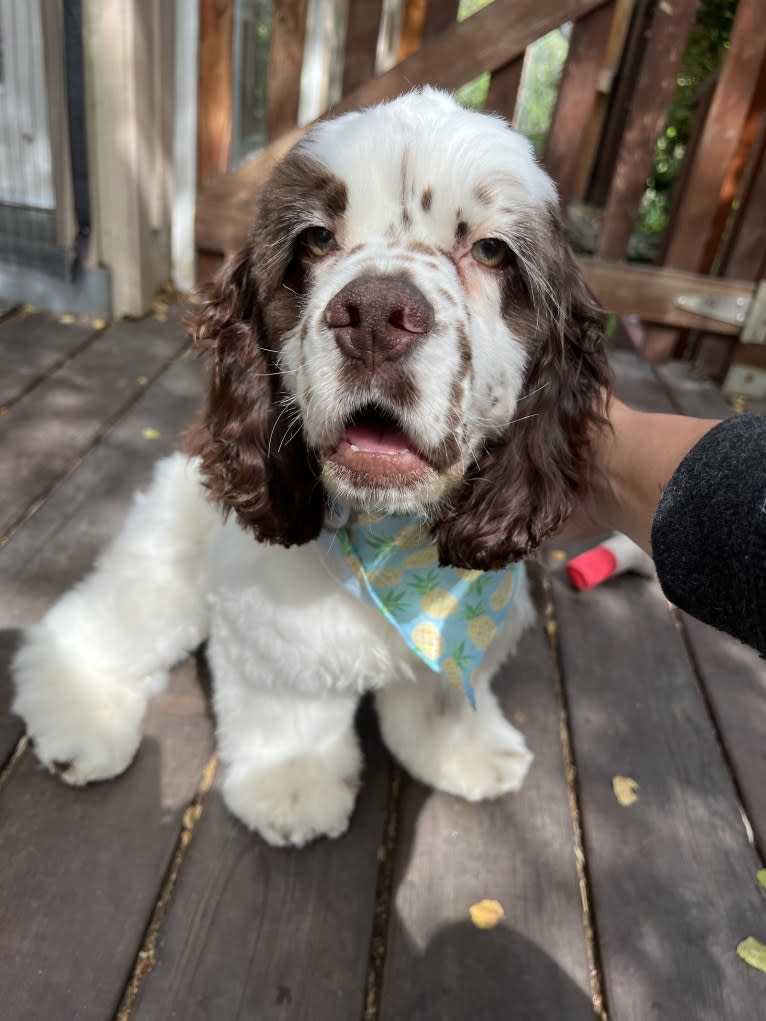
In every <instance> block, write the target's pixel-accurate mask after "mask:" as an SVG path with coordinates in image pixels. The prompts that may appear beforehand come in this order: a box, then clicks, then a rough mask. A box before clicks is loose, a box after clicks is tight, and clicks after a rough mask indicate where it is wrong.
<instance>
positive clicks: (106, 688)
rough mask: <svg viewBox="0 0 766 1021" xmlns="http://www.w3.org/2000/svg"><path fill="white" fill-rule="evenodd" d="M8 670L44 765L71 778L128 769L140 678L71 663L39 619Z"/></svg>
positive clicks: (104, 776) (141, 697) (135, 740)
mask: <svg viewBox="0 0 766 1021" xmlns="http://www.w3.org/2000/svg"><path fill="white" fill-rule="evenodd" d="M12 673H13V678H14V682H15V685H16V697H15V699H14V702H13V706H12V709H13V712H15V713H16V714H17V715H18V716H20V717H21V718H22V719H23V720H24V722H25V724H26V728H27V734H28V736H29V738H30V739H31V740H32V742H33V745H34V750H35V753H36V754H37V757H38V758H39V759H40V761H41V762H42V763H43V765H45V766H47V767H48V769H50V770H51V771H52V772H55V773H57V774H59V775H60V776H61V778H62V779H63V780H65V781H66V782H67V783H69V784H73V785H75V786H80V785H82V784H86V783H90V782H91V781H94V780H108V779H111V778H112V777H114V776H118V775H119V774H120V773H122V772H123V771H124V770H125V769H127V767H128V766H129V765H130V763H131V762H132V760H133V757H134V756H135V754H136V751H137V749H138V745H139V743H140V741H141V721H142V719H143V715H144V709H145V707H146V696H145V693H144V691H143V689H142V687H141V685H140V684H139V683H133V684H131V683H130V682H120V681H118V680H117V679H116V678H114V677H111V676H108V675H106V674H101V673H99V672H98V671H95V670H94V669H93V668H92V666H90V665H89V664H87V663H82V664H73V663H72V661H71V658H70V657H69V656H68V655H67V654H66V651H65V650H63V649H62V648H61V646H60V643H59V641H58V640H57V638H56V637H55V636H54V635H51V634H50V633H48V632H46V631H45V629H44V628H42V627H38V628H34V629H32V630H31V631H30V632H28V633H27V635H26V637H25V639H24V643H23V644H22V646H21V648H20V649H19V651H18V653H17V654H16V657H15V659H14V662H13V665H12Z"/></svg>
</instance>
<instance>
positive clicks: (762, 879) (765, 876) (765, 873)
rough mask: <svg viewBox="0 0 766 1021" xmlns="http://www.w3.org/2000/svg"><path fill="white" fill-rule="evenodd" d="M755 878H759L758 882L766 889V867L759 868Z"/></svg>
mask: <svg viewBox="0 0 766 1021" xmlns="http://www.w3.org/2000/svg"><path fill="white" fill-rule="evenodd" d="M755 878H756V879H757V880H758V882H759V883H760V884H761V886H762V887H763V888H764V890H766V869H758V871H757V872H756V874H755Z"/></svg>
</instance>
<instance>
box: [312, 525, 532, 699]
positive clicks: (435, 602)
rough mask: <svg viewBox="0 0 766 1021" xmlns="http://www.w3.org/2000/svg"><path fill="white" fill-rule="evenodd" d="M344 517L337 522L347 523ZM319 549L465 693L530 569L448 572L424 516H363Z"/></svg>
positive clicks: (326, 536)
mask: <svg viewBox="0 0 766 1021" xmlns="http://www.w3.org/2000/svg"><path fill="white" fill-rule="evenodd" d="M341 520H342V517H341V518H340V519H337V518H336V522H337V523H340V521H341ZM318 541H319V544H320V545H321V546H322V547H323V549H325V550H326V551H328V552H340V553H341V554H342V555H343V558H344V559H345V561H346V564H347V566H348V567H349V568H350V574H348V575H347V577H346V579H345V580H344V585H345V586H346V588H348V589H349V590H350V591H351V592H353V593H354V595H356V596H357V597H358V598H360V599H362V600H363V601H365V602H367V603H370V604H372V605H373V606H375V607H377V609H379V610H380V612H381V613H382V614H383V616H384V617H385V618H386V619H387V620H388V621H389V622H390V623H391V624H392V625H393V626H394V627H395V628H396V630H397V631H398V632H399V634H400V635H401V636H402V638H403V639H404V641H405V642H406V643H407V645H408V646H409V647H410V649H412V651H413V652H414V653H416V655H417V656H419V657H420V659H421V660H422V661H423V662H424V663H426V664H427V665H428V666H429V667H430V668H431V669H432V670H434V671H436V672H437V673H440V674H442V675H443V676H444V677H445V678H446V679H447V680H448V681H450V682H451V683H452V684H454V685H455V686H456V687H458V688H460V687H461V686H462V688H463V689H464V691H465V694H466V697H467V698H468V701H469V702H470V703H471V705H472V706H473V707H474V708H476V700H475V696H474V690H473V684H472V680H473V678H474V675H475V673H476V670H477V668H478V667H479V665H480V664H481V661H482V659H483V657H484V653H485V651H486V649H487V648H488V646H489V644H490V642H491V641H492V639H493V638H494V636H495V633H496V632H497V630H498V628H499V626H500V624H501V623H502V622H503V620H504V619H505V617H506V615H507V613H508V610H509V608H510V606H511V603H512V602H513V598H514V596H515V594H516V590H517V587H518V584H519V581H520V579H521V575H522V572H523V570H524V569H523V567H522V565H521V564H512V565H511V566H510V567H507V568H505V569H504V570H502V571H470V570H464V569H462V568H459V567H440V566H439V554H438V550H437V547H436V544H435V543H434V541H433V540H432V538H431V536H430V535H429V534H428V529H427V527H426V526H425V525H424V524H423V522H422V521H420V520H419V519H417V518H414V517H409V516H400V515H385V516H382V517H378V516H373V515H365V514H361V515H359V516H358V517H357V518H356V519H355V520H353V521H349V522H348V523H346V524H343V525H342V526H341V527H339V528H338V529H337V531H335V532H330V531H325V532H322V535H321V536H320V538H319V540H318Z"/></svg>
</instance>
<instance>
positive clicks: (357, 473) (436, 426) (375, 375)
mask: <svg viewBox="0 0 766 1021" xmlns="http://www.w3.org/2000/svg"><path fill="white" fill-rule="evenodd" d="M413 99H415V100H416V101H415V102H413V103H412V104H411V106H410V107H409V108H408V107H407V105H406V101H402V100H400V101H399V102H398V103H396V104H393V105H391V106H387V107H386V106H384V107H379V108H376V109H374V110H371V111H367V112H365V113H364V114H362V115H359V114H351V115H348V116H346V117H342V118H340V119H339V120H337V121H333V122H329V123H326V124H323V125H321V126H320V127H319V128H317V129H315V130H314V131H313V132H312V133H311V134H310V135H309V136H308V138H307V139H306V140H305V142H304V143H303V144H302V145H301V146H300V147H299V149H298V150H297V151H294V152H293V154H291V156H289V157H288V160H287V162H286V164H285V165H283V168H282V182H281V183H280V182H279V181H278V182H276V183H275V187H276V188H278V189H279V191H280V193H281V195H282V199H281V201H282V202H283V204H284V213H283V214H282V218H281V220H280V223H279V228H278V229H279V233H280V237H278V238H276V239H273V238H266V237H262V238H261V251H262V252H265V257H266V259H268V257H269V255H268V253H269V248H268V247H263V242H265V243H266V245H267V246H268V245H273V244H276V245H280V244H284V240H283V239H284V238H285V236H288V237H289V238H290V243H291V245H292V251H291V256H290V260H289V264H288V265H287V268H286V270H285V272H284V274H283V275H282V277H281V279H279V280H277V281H275V289H274V291H273V294H272V296H271V300H270V302H269V299H268V298H267V300H266V302H265V304H266V306H267V315H268V305H269V304H271V305H272V310H271V316H272V317H274V316H276V315H277V313H276V312H275V309H278V308H283V309H285V310H291V314H290V313H287V314H285V315H284V317H283V318H282V323H281V324H280V325H286V324H287V323H288V322H289V323H290V325H289V328H288V329H287V330H284V329H283V332H282V337H281V341H280V344H279V354H278V357H277V364H278V367H279V369H280V370H281V372H282V374H283V379H284V387H285V390H286V391H287V396H286V399H285V405H286V407H285V415H286V417H289V418H291V419H293V420H294V421H295V429H296V430H298V429H300V430H301V431H302V433H303V438H304V440H305V442H306V444H307V445H308V446H309V448H311V449H312V450H313V451H315V452H316V455H317V458H318V462H319V465H320V469H321V475H322V480H323V482H324V485H325V488H326V489H328V490H329V491H330V492H331V493H333V494H335V495H339V496H341V497H342V498H344V499H345V500H347V501H349V502H350V503H352V504H353V505H356V506H364V507H366V508H375V509H378V510H381V511H384V512H421V511H423V510H428V509H429V508H434V507H436V506H438V505H439V504H440V503H441V502H442V501H443V499H444V498H445V497H449V494H450V492H451V491H452V490H453V488H454V487H455V485H456V484H457V483H458V482H459V481H460V480H461V479H462V478H463V477H464V475H465V473H466V471H467V470H468V468H469V466H471V465H474V464H475V463H476V461H477V459H478V457H479V456H480V455H481V452H482V450H483V448H484V446H485V444H486V443H487V442H488V441H489V440H491V439H492V438H493V437H496V436H499V435H500V434H502V433H503V432H504V431H505V430H506V429H507V427H508V425H509V423H510V422H511V421H512V419H513V417H514V415H515V414H516V408H517V403H518V401H519V398H520V396H521V395H522V394H521V391H522V387H523V382H524V377H525V369H526V367H527V363H528V360H529V356H530V349H531V347H532V346H533V344H534V341H535V322H536V317H535V312H534V308H533V304H534V296H533V295H532V294H531V293H530V288H529V284H528V282H527V277H526V276H525V273H528V272H529V270H530V268H531V256H530V254H529V253H530V252H531V250H532V248H533V247H534V246H535V245H536V244H537V243H538V238H537V236H536V235H537V234H539V233H540V231H541V226H544V224H545V222H546V217H545V210H546V209H547V208H548V207H549V206H550V205H551V203H552V202H554V201H555V193H554V190H553V186H552V185H551V183H550V181H549V179H548V178H547V177H546V175H545V174H544V173H543V172H542V171H541V170H540V169H539V167H537V165H536V164H535V163H534V161H533V159H532V158H531V156H530V151H529V147H528V144H527V143H526V142H525V141H524V140H523V139H521V138H520V137H519V136H517V135H515V134H513V133H512V132H510V131H509V130H508V129H507V128H506V127H505V126H504V125H503V124H502V123H501V122H499V121H495V120H493V119H490V118H488V117H483V116H480V115H476V114H471V113H469V112H467V111H464V110H461V109H459V108H458V107H456V106H455V105H454V104H452V103H451V102H450V101H448V100H446V99H444V98H442V97H439V98H436V97H434V98H433V99H432V101H431V104H430V105H429V104H428V103H424V102H423V97H422V96H420V97H413ZM438 103H441V104H443V106H444V108H445V109H444V110H443V111H442V114H443V116H442V117H438V118H434V116H433V104H438ZM291 164H292V165H291ZM287 178H290V179H291V180H294V181H295V182H297V181H300V182H301V196H300V200H299V201H297V200H296V201H293V202H292V203H291V202H289V201H288V202H284V180H286V179H287ZM276 201H279V199H276ZM291 209H292V212H293V214H294V215H293V218H292V220H290V214H291ZM285 292H287V293H285ZM291 319H292V321H290V320H291ZM269 333H270V335H272V336H273V335H274V331H273V330H270V331H269Z"/></svg>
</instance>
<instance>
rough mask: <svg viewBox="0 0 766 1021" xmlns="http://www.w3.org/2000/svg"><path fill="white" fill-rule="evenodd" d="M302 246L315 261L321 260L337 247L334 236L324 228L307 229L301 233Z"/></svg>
mask: <svg viewBox="0 0 766 1021" xmlns="http://www.w3.org/2000/svg"><path fill="white" fill-rule="evenodd" d="M303 245H304V248H305V249H306V251H307V252H308V254H309V255H312V256H313V257H314V258H315V259H321V258H322V256H323V255H328V254H329V253H330V252H332V251H334V250H335V249H336V248H337V247H338V246H337V244H336V242H335V235H334V234H333V232H332V231H331V230H328V229H327V228H326V227H309V228H308V230H304V232H303Z"/></svg>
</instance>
